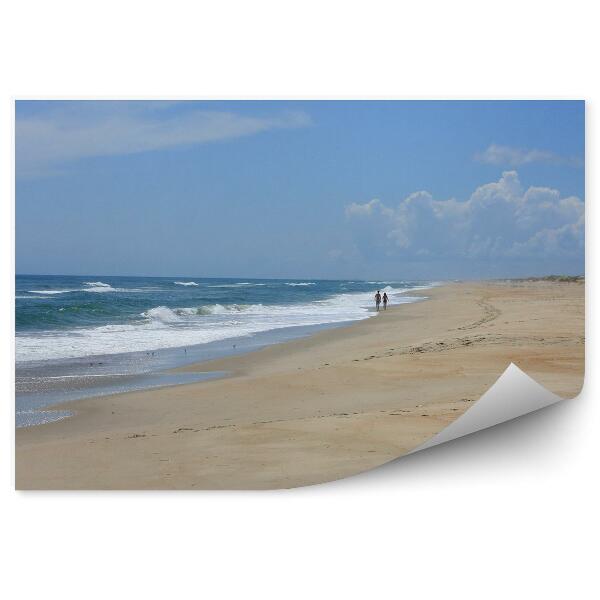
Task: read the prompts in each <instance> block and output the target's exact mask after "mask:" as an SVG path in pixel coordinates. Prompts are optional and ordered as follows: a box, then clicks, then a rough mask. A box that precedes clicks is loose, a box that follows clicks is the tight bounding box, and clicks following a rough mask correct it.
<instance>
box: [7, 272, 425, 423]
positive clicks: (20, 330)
mask: <svg viewBox="0 0 600 600" xmlns="http://www.w3.org/2000/svg"><path fill="white" fill-rule="evenodd" d="M431 285H434V284H433V283H432V282H423V281H346V280H341V281H328V280H327V281H324V280H316V279H315V280H299V279H231V278H228V279H207V278H190V277H108V276H86V277H79V276H77V277H76V276H55V275H52V276H48V275H43V276H42V275H17V277H16V287H15V290H16V293H15V306H16V309H15V322H16V326H15V329H16V332H15V333H16V348H15V351H16V388H17V395H16V396H17V407H16V420H17V426H27V425H35V424H39V423H44V422H47V421H51V420H56V419H58V418H64V417H66V416H68V415H69V412H68V410H62V411H52V410H44V409H47V408H48V407H50V406H52V405H53V404H56V403H59V402H62V401H65V400H74V399H79V398H83V397H86V396H92V395H103V394H110V393H115V392H120V391H127V390H133V389H144V388H148V387H155V386H162V385H172V384H177V383H185V382H189V381H198V380H200V379H203V378H207V377H214V376H218V375H219V374H215V373H193V374H173V373H169V372H168V370H169V369H170V368H173V367H176V366H181V365H183V364H188V363H192V362H197V361H200V360H207V359H211V358H217V357H220V356H225V355H229V354H235V353H240V352H246V351H249V350H252V349H256V348H260V347H263V346H265V345H268V344H272V343H278V342H282V341H286V340H289V339H293V338H295V337H299V336H303V335H307V334H309V333H311V332H312V331H315V330H316V329H320V328H324V327H333V326H339V325H341V324H344V323H348V322H352V321H357V320H361V319H366V318H369V317H372V316H374V315H375V314H376V313H375V312H374V311H373V295H374V293H375V291H376V290H377V289H380V290H381V291H382V293H383V291H386V292H387V294H388V296H389V299H390V305H392V306H393V305H397V304H402V303H408V302H415V301H417V300H419V299H421V298H422V296H420V295H419V292H421V291H422V290H424V289H427V288H428V287H431ZM413 292H414V293H413Z"/></svg>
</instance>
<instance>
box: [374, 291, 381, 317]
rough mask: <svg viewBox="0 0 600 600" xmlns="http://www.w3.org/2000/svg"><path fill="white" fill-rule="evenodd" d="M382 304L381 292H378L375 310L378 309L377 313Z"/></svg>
mask: <svg viewBox="0 0 600 600" xmlns="http://www.w3.org/2000/svg"><path fill="white" fill-rule="evenodd" d="M380 304H381V294H380V293H379V290H377V293H376V294H375V308H376V309H377V312H379V305H380Z"/></svg>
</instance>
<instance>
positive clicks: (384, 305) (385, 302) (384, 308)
mask: <svg viewBox="0 0 600 600" xmlns="http://www.w3.org/2000/svg"><path fill="white" fill-rule="evenodd" d="M387 303H388V297H387V293H386V292H383V310H387Z"/></svg>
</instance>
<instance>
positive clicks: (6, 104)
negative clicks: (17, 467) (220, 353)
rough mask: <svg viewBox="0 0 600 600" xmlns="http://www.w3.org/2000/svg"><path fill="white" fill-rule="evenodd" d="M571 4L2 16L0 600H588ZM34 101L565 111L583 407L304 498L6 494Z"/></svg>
mask: <svg viewBox="0 0 600 600" xmlns="http://www.w3.org/2000/svg"><path fill="white" fill-rule="evenodd" d="M592 5H593V4H592V3H590V2H580V1H576V0H571V1H570V2H568V3H567V2H553V1H548V0H546V1H544V2H533V1H530V2H524V1H523V0H521V1H520V2H514V1H512V0H503V2H481V1H479V2H466V1H456V0H455V1H453V2H431V1H424V0H420V1H419V2H411V3H402V2H378V1H373V0H371V1H370V2H352V1H348V0H346V1H344V2H335V1H330V2H326V1H325V0H321V1H320V2H313V1H307V0H304V1H303V2H284V1H282V0H279V1H278V2H277V1H273V2H265V1H260V0H253V1H246V2H231V1H226V0H221V1H220V2H217V1H212V2H200V1H196V2H191V1H190V2H183V1H174V0H171V1H170V2H155V1H149V0H146V1H144V2H141V1H139V2H138V1H130V2H124V1H123V0H121V1H120V2H116V1H112V0H111V1H107V0H104V1H103V2H81V1H72V2H67V1H63V0H52V1H51V2H47V1H46V2H41V1H40V2H34V1H27V0H21V1H20V2H18V3H17V2H12V3H10V6H9V3H8V2H7V3H4V4H3V8H1V9H0V11H1V14H0V61H1V63H0V64H1V66H2V70H1V73H0V85H1V86H2V94H1V99H0V101H1V105H0V106H1V108H0V114H1V119H2V120H1V128H0V131H1V145H0V152H1V159H2V163H1V169H2V170H1V176H0V186H1V188H0V189H1V190H2V199H1V215H0V223H1V225H0V227H1V233H0V237H1V246H2V262H1V268H2V272H1V281H2V285H3V293H2V301H3V306H2V312H1V313H0V314H2V321H1V323H2V331H1V334H2V335H1V339H2V345H1V352H2V354H1V356H0V359H1V360H0V365H1V367H2V384H3V391H4V394H3V396H2V417H3V418H2V433H3V434H4V438H3V444H2V448H1V458H0V463H1V467H2V473H1V474H0V488H1V502H2V506H1V507H0V518H1V529H0V536H1V540H2V541H1V552H2V557H1V560H2V563H3V565H2V566H3V567H4V569H3V571H4V573H5V574H4V576H3V577H2V579H0V586H1V587H2V588H6V587H8V586H10V587H11V588H12V590H11V591H10V592H9V593H8V595H4V597H5V598H11V599H13V598H61V599H70V598H78V599H79V598H140V597H145V598H155V597H156V598H159V597H160V598H184V597H204V598H211V599H213V598H246V597H249V598H254V597H256V598H261V599H262V598H377V599H379V598H388V597H394V598H399V597H402V598H411V599H413V598H436V599H441V598H461V599H466V598H478V599H479V598H502V599H505V598H543V599H549V598H565V597H570V598H577V599H578V600H579V599H582V598H591V597H596V598H597V597H598V595H597V594H598V591H599V590H598V587H599V584H598V578H597V576H596V573H595V571H596V570H597V568H598V565H597V562H598V554H597V550H598V538H599V535H598V534H599V519H598V511H599V510H600V509H599V506H600V497H599V493H598V479H599V472H600V469H599V466H598V456H600V452H598V450H599V448H598V446H599V445H600V442H599V440H600V435H599V431H598V429H599V427H600V415H599V413H600V393H599V392H600V384H599V382H598V375H597V372H594V359H597V356H598V351H597V348H596V346H597V343H598V342H597V340H598V337H599V335H598V334H599V332H598V318H597V317H596V316H595V315H594V312H593V310H592V306H593V304H592V303H593V298H594V296H595V290H594V283H595V280H596V279H597V271H598V268H597V267H596V263H597V260H596V261H595V260H594V259H598V252H597V246H598V244H597V243H594V240H593V235H592V231H594V230H596V231H597V230H598V228H599V225H598V219H597V215H596V212H597V211H596V210H595V207H594V205H593V202H594V198H593V195H594V175H595V173H594V171H595V170H597V167H598V161H597V158H596V155H595V153H594V145H595V140H596V139H597V137H598V119H597V118H596V114H595V112H596V107H597V106H598V103H599V102H600V100H599V98H600V92H599V90H598V65H597V56H598V55H599V51H600V48H599V47H598V46H599V44H598V41H597V40H598V34H597V23H598V19H597V16H594V15H593V14H592V12H591V9H590V7H591V6H592ZM39 96H43V97H104V98H113V97H120V98H128V97H143V98H146V97H154V98H164V97H189V98H231V97H235V98H239V97H242V98H246V97H252V98H265V97H266V98H273V97H277V98H310V97H319V98H516V97H518V98H584V99H586V100H587V101H588V104H587V134H588V137H587V174H588V175H587V177H588V181H587V194H586V196H587V210H588V218H587V227H588V233H587V240H588V254H587V260H588V271H587V278H588V280H587V281H588V283H587V293H588V305H587V306H588V323H587V325H588V331H587V336H588V340H589V341H588V345H587V381H586V387H585V391H584V393H583V395H582V396H581V397H580V398H579V399H577V400H574V401H570V402H564V403H561V404H559V405H557V406H554V407H551V408H549V409H546V410H545V411H543V412H541V413H538V414H533V415H529V416H527V417H524V418H522V419H519V420H517V421H514V422H512V423H509V424H506V425H503V426H500V427H497V428H495V429H494V430H491V431H487V432H483V433H479V434H476V435H474V436H471V437H469V438H467V439H463V440H459V441H457V442H453V443H451V444H449V445H445V446H441V447H438V448H434V449H432V450H429V451H427V452H424V453H422V454H417V455H414V456H411V457H407V458H405V459H401V460H398V461H395V462H394V463H392V464H390V465H388V466H386V467H384V468H381V469H378V470H376V471H373V472H370V473H367V474H364V475H362V476H357V477H354V478H350V479H347V480H344V481H340V482H337V483H333V484H325V485H321V486H317V487H313V488H306V489H300V490H295V491H283V492H281V491H280V492H266V493H249V492H248V493H198V492H190V493H91V492H90V493H17V492H15V491H14V490H13V486H14V483H13V467H12V464H13V458H14V450H13V430H12V427H13V421H12V402H13V399H12V393H13V389H12V386H13V366H12V352H13V346H12V344H13V342H12V340H13V320H12V318H13V304H12V303H13V300H12V298H13V291H12V286H13V258H14V257H13V243H14V239H13V235H14V234H13V231H14V229H13V214H14V213H13V206H14V205H13V203H12V201H11V198H13V192H14V189H13V187H12V169H13V166H12V156H13V139H12V136H11V131H12V119H13V100H14V98H15V97H18V98H23V97H39ZM594 275H596V277H594ZM596 369H597V360H596ZM594 553H595V554H594ZM2 591H4V590H2Z"/></svg>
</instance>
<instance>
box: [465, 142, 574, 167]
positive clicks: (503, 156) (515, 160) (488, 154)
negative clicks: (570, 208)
mask: <svg viewBox="0 0 600 600" xmlns="http://www.w3.org/2000/svg"><path fill="white" fill-rule="evenodd" d="M475 158H476V159H477V160H478V161H480V162H483V163H487V164H490V165H499V166H509V167H520V166H522V165H528V164H531V163H546V164H551V165H569V166H572V167H581V166H583V161H582V160H581V159H580V158H577V157H566V156H560V155H559V154H556V153H554V152H550V151H548V150H535V149H532V150H527V149H525V148H514V147H511V146H500V145H498V144H491V145H490V146H488V147H487V148H486V149H485V150H484V151H483V152H481V153H479V154H477V155H476V156H475Z"/></svg>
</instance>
